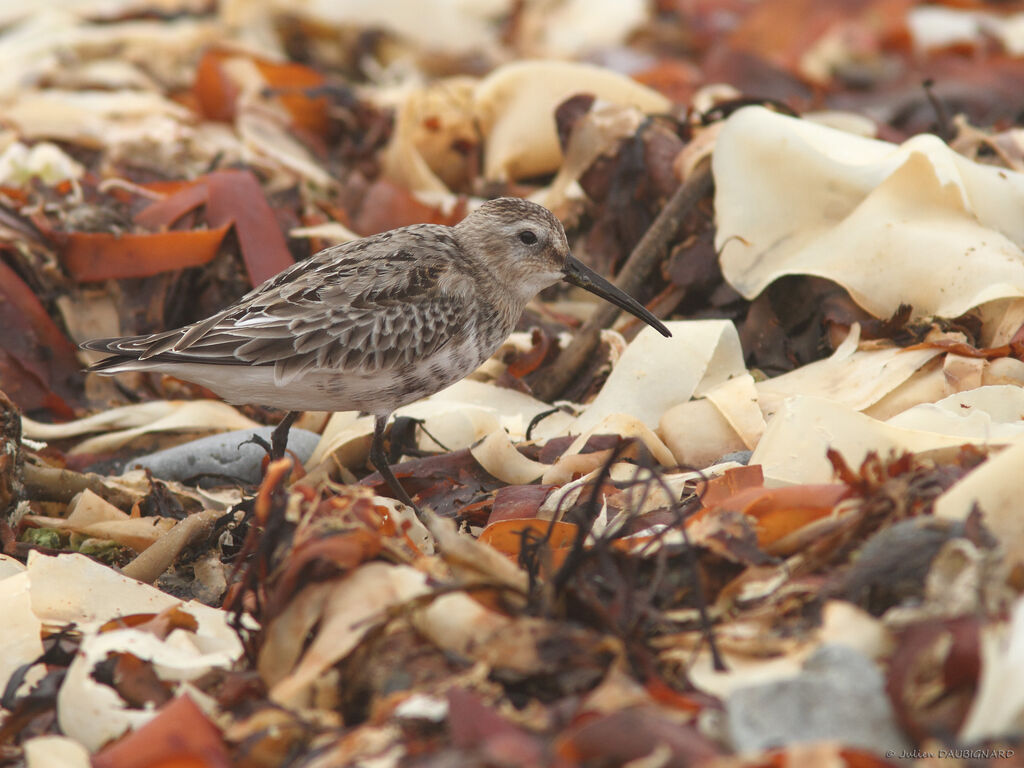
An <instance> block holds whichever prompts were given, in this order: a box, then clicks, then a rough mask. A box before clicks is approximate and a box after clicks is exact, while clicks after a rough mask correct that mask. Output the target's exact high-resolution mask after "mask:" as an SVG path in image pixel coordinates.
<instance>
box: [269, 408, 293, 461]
mask: <svg viewBox="0 0 1024 768" xmlns="http://www.w3.org/2000/svg"><path fill="white" fill-rule="evenodd" d="M297 418H299V412H298V411H288V413H286V414H285V415H284V418H283V419H281V423H280V424H278V425H277V426H276V427H274V431H273V432H271V433H270V460H271V461H277V460H278V459H283V458H284V454H285V451H287V450H288V432H289V431H290V430H291V428H292V424H294V423H295V420H296V419H297Z"/></svg>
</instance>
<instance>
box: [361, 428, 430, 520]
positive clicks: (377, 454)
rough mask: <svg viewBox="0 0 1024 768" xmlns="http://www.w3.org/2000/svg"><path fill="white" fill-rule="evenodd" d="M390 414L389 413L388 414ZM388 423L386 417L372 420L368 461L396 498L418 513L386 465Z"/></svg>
mask: <svg viewBox="0 0 1024 768" xmlns="http://www.w3.org/2000/svg"><path fill="white" fill-rule="evenodd" d="M389 415H390V414H389ZM387 424H388V417H387V416H386V415H385V416H376V417H375V419H374V422H373V443H372V444H371V445H370V461H371V462H373V466H375V467H376V468H377V471H378V472H380V476H381V477H383V478H384V480H385V481H386V482H387V484H388V488H390V489H391V491H392V492H393V493H394V494H395V498H397V499H398V500H399V501H400V502H402V503H403V504H407V505H408V506H410V507H412V508H413V509H414V510H416V513H417V514H419V511H420V508H419V507H417V506H416V505H415V504H414V503H413V501H412V499H411V498H409V494H408V493H406V491H405V488H403V487H402V484H401V483H400V482H398V478H396V477H395V473H394V472H392V471H391V467H390V466H389V465H388V457H387V454H385V453H384V427H386V426H387Z"/></svg>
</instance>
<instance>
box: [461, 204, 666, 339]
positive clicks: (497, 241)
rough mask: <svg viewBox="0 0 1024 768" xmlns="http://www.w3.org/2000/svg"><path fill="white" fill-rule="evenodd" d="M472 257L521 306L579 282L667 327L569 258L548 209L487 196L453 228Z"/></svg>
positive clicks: (661, 330)
mask: <svg viewBox="0 0 1024 768" xmlns="http://www.w3.org/2000/svg"><path fill="white" fill-rule="evenodd" d="M455 232H456V237H457V238H458V240H459V243H460V244H461V245H462V247H463V248H464V249H465V250H466V251H467V252H468V253H469V254H470V256H471V257H473V258H476V259H479V260H480V261H481V262H482V263H484V264H486V265H487V267H488V268H489V269H490V270H491V272H492V273H493V274H494V275H495V277H496V278H497V279H499V280H502V281H503V283H504V286H505V288H506V289H507V290H508V291H509V292H510V293H511V294H512V295H514V296H516V297H517V298H518V299H519V300H520V301H521V302H522V303H523V304H524V305H525V303H526V302H528V301H529V300H530V299H532V298H533V297H534V296H536V295H537V293H539V292H540V291H542V290H543V289H545V288H547V287H548V286H549V285H554V284H555V283H557V282H558V281H559V280H565V281H566V282H568V283H572V284H573V285H578V286H579V287H580V288H583V289H585V290H587V291H590V292H591V293H593V294H595V295H597V296H600V297H601V298H603V299H605V300H607V301H610V302H611V303H612V304H614V305H616V306H617V307H619V308H621V309H624V310H626V311H627V312H629V313H630V314H632V315H635V316H636V317H638V318H640V319H641V320H643V321H644V322H645V323H647V324H648V325H650V326H651V327H652V328H654V329H655V330H657V331H658V332H659V333H661V334H662V335H663V336H671V335H672V334H671V333H670V332H669V330H668V329H667V328H666V327H665V326H664V325H662V323H661V322H660V321H659V320H658V319H657V318H656V317H654V315H652V314H651V313H650V312H648V311H647V309H646V308H645V307H644V306H643V305H642V304H640V303H639V302H637V301H635V300H634V299H633V298H632V297H630V296H629V295H627V294H626V293H623V292H622V291H621V290H620V289H618V288H616V287H615V286H614V285H612V284H611V283H609V282H608V281H607V280H605V279H604V278H603V277H601V276H600V275H598V274H597V273H596V272H594V271H593V270H592V269H590V268H589V267H587V266H586V265H585V264H583V263H582V262H580V261H578V260H577V259H576V258H574V257H573V255H572V253H571V252H570V250H569V242H568V241H567V240H566V238H565V230H564V229H563V228H562V224H561V222H560V221H559V220H558V219H557V218H556V217H555V215H554V214H553V213H551V211H549V210H548V209H547V208H545V207H544V206H542V205H537V204H536V203H531V202H530V201H528V200H522V199H520V198H518V197H499V198H498V199H496V200H489V201H487V202H486V203H484V204H483V205H481V206H480V207H479V208H477V209H476V210H475V211H473V213H471V214H470V215H469V216H467V217H466V218H465V219H463V220H462V221H461V222H460V223H459V224H457V225H456V226H455Z"/></svg>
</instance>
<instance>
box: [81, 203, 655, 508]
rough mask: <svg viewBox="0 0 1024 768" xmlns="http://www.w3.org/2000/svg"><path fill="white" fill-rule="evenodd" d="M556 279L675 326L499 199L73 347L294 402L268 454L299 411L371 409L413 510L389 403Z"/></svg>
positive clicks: (479, 350)
mask: <svg viewBox="0 0 1024 768" xmlns="http://www.w3.org/2000/svg"><path fill="white" fill-rule="evenodd" d="M559 280H565V281H567V282H569V283H572V284H574V285H578V286H580V287H581V288H585V289H586V290H588V291H590V292H591V293H594V294H596V295H598V296H600V297H602V298H604V299H607V300H608V301H610V302H612V303H613V304H615V305H617V306H619V307H621V308H622V309H625V310H626V311H628V312H631V313H632V314H634V315H636V316H637V317H638V318H640V319H641V320H643V321H644V322H646V323H647V324H648V325H651V326H652V327H654V328H656V329H657V330H658V331H659V332H660V333H661V334H662V335H664V336H669V335H671V334H670V333H669V331H668V329H667V328H666V327H665V326H664V325H662V324H661V323H660V322H659V321H658V319H657V318H655V317H654V316H653V315H652V314H651V313H650V312H648V311H647V309H645V308H644V306H643V305H642V304H640V303H639V302H637V301H635V300H634V299H632V298H631V297H629V296H627V295H626V294H625V293H623V292H622V291H620V290H619V289H618V288H616V287H615V286H614V285H612V284H611V283H609V282H608V281H607V280H605V279H604V278H602V277H601V276H600V275H598V274H596V273H595V272H593V271H592V270H591V269H589V268H588V267H586V266H584V265H583V264H582V263H580V262H579V261H578V260H577V259H575V258H573V256H572V255H571V253H570V252H569V244H568V242H567V241H566V239H565V232H564V230H563V229H562V225H561V223H560V222H559V221H558V219H557V218H555V216H554V215H553V214H552V213H551V212H550V211H548V210H547V209H546V208H543V207H542V206H539V205H536V204H534V203H530V202H527V201H525V200H520V199H518V198H510V197H504V198H500V199H498V200H491V201H489V202H487V203H484V204H483V205H482V206H480V208H478V209H477V210H476V211H474V212H473V213H471V214H470V215H469V216H467V217H466V218H465V219H464V220H463V221H462V222H460V223H459V224H457V225H455V226H454V227H445V226H438V225H434V224H417V225H413V226H409V227H402V228H401V229H395V230H392V231H390V232H383V233H381V234H379V235H374V236H372V237H367V238H364V239H362V240H356V241H353V242H350V243H345V244H343V245H338V246H334V247H331V248H326V249H324V250H322V251H320V252H319V253H317V254H316V255H314V256H312V257H311V258H309V259H306V260H304V261H300V262H298V263H296V264H294V265H293V266H291V267H289V268H288V269H286V270H284V271H283V272H281V273H280V274H278V275H277V276H275V277H273V278H271V279H270V280H268V281H267V282H265V283H263V284H262V285H260V286H259V287H257V288H255V289H254V290H252V291H251V292H249V293H248V294H246V295H245V296H243V297H242V298H241V299H240V300H239V301H237V302H236V303H235V304H233V305H232V306H230V307H228V308H227V309H225V310H223V311H221V312H218V313H217V314H215V315H213V316H212V317H209V318H207V319H205V320H201V321H199V322H197V323H193V324H192V325H186V326H185V327H183V328H177V329H175V330H173V331H164V332H163V333H155V334H152V335H149V336H130V337H127V338H120V339H95V340H93V341H88V342H86V343H85V344H83V345H82V346H83V347H84V348H85V349H92V350H99V351H102V352H109V353H111V355H112V356H111V357H108V358H106V359H104V360H101V361H100V362H98V363H96V364H95V365H93V366H92V367H91V368H90V369H89V370H90V371H96V372H98V373H103V374H115V373H121V372H123V371H160V372H163V373H167V374H170V375H172V376H176V377H178V378H181V379H185V380H187V381H192V382H195V383H197V384H202V385H203V386H204V387H207V388H209V389H211V390H213V391H214V392H216V393H217V394H218V395H220V396H221V397H223V398H224V399H225V400H227V401H228V402H230V403H235V404H245V403H253V404H259V405H265V406H270V407H274V408H281V409H286V410H288V411H290V413H289V414H288V415H287V416H286V417H285V419H284V420H283V421H282V422H281V424H280V425H279V426H278V428H277V429H275V430H274V438H273V441H272V443H273V453H275V454H277V455H283V453H284V446H285V445H286V444H287V434H288V430H289V428H290V427H291V424H292V422H293V421H294V420H295V417H296V416H297V413H296V412H297V411H305V410H318V411H341V410H359V411H364V412H366V413H370V414H373V415H374V416H375V428H374V433H373V443H372V448H371V451H370V459H371V461H372V462H373V464H374V466H375V467H376V468H377V470H378V471H379V472H380V473H381V475H382V476H383V477H384V479H385V480H386V481H387V483H388V485H389V487H390V488H391V490H392V491H393V492H394V494H395V496H396V497H397V498H398V499H399V500H401V501H403V502H404V503H406V504H408V505H410V506H413V507H414V506H415V505H414V504H413V502H412V500H411V499H410V498H409V495H408V493H406V491H405V489H404V488H403V487H402V485H401V484H400V483H399V482H398V480H397V479H396V478H395V476H394V473H393V472H392V471H391V468H390V467H389V466H388V462H387V459H386V457H385V454H384V444H383V432H384V427H385V426H386V424H387V420H388V417H389V416H390V415H391V412H392V411H394V410H395V409H396V408H398V407H399V406H402V405H405V404H407V403H411V402H413V401H414V400H417V399H419V398H421V397H424V396H425V395H430V394H433V393H434V392H437V391H439V390H441V389H443V388H445V387H447V386H448V385H449V384H453V383H454V382H456V381H458V380H460V379H462V378H463V377H465V376H466V375H467V374H469V373H471V372H472V371H473V370H474V369H476V367H477V366H479V365H480V364H481V363H482V362H483V361H484V360H486V359H487V358H488V357H490V356H491V354H492V353H493V352H494V350H496V349H497V348H498V347H499V346H500V345H501V343H502V342H503V341H504V340H505V339H506V338H508V335H509V334H510V333H511V332H512V331H513V330H514V329H515V326H516V322H517V321H518V320H519V316H520V315H521V314H522V312H523V308H524V307H525V306H526V303H527V302H528V301H530V299H532V298H533V297H534V296H536V295H537V292H538V291H540V290H542V289H544V288H547V287H548V286H549V285H552V284H554V283H556V282H557V281H559Z"/></svg>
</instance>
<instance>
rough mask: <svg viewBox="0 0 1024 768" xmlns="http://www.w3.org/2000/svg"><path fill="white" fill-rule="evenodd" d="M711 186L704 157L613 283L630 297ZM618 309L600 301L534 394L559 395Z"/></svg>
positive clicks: (544, 398) (645, 235) (612, 320)
mask: <svg viewBox="0 0 1024 768" xmlns="http://www.w3.org/2000/svg"><path fill="white" fill-rule="evenodd" d="M711 187H712V177H711V164H710V163H709V162H708V161H707V160H705V161H703V162H701V163H699V164H698V165H697V167H696V168H694V170H693V172H692V173H691V174H690V176H689V177H688V178H687V179H686V181H685V182H683V184H682V185H681V186H680V187H679V189H677V190H676V192H675V194H674V195H672V197H671V198H669V201H668V203H666V204H665V207H664V208H662V209H661V213H659V214H658V217H657V218H656V219H655V220H654V221H653V222H652V223H651V226H650V227H649V228H648V229H647V231H646V232H645V233H644V236H643V237H642V238H640V242H639V243H637V244H636V247H635V248H634V249H633V252H632V253H631V254H630V255H629V258H628V259H627V260H626V263H625V264H624V265H623V267H622V270H621V271H620V272H619V276H618V279H617V280H616V281H615V284H616V286H618V287H619V288H621V289H622V290H623V291H625V292H626V293H628V294H630V295H631V296H632V295H634V294H635V293H636V292H637V291H638V290H639V288H640V287H641V286H643V284H644V282H645V281H646V280H647V277H648V275H649V274H650V273H651V270H652V269H653V268H654V265H655V264H656V263H657V262H658V261H659V260H660V259H661V258H662V257H663V256H664V255H665V253H666V252H667V251H668V248H669V245H670V244H671V243H672V242H673V241H674V240H675V239H676V237H677V236H678V234H679V230H680V228H681V227H682V225H683V220H684V219H685V217H686V214H687V213H689V212H690V210H691V209H692V208H693V207H694V206H695V205H696V204H697V203H699V202H700V201H701V200H703V199H704V197H705V196H706V195H707V194H708V193H709V192H710V191H711ZM619 312H621V310H620V309H619V308H618V307H616V306H614V305H612V304H607V303H602V304H601V305H600V306H598V308H597V309H596V310H595V311H594V313H593V314H592V315H591V316H590V319H589V320H587V322H586V323H584V324H583V327H582V328H581V329H580V331H579V333H577V334H576V337H575V338H574V339H573V340H572V342H571V343H570V344H569V346H568V347H566V348H565V349H564V350H562V352H561V354H559V356H558V360H556V361H555V364H554V365H552V366H551V371H550V373H549V374H548V375H547V376H545V377H544V378H542V379H540V380H539V381H538V382H537V383H536V386H535V387H534V394H535V395H536V396H537V397H539V398H540V399H541V400H548V401H550V400H554V399H555V398H556V397H558V396H559V395H561V394H562V392H564V391H565V389H566V387H568V386H569V384H570V382H572V380H573V379H574V378H575V377H576V375H577V374H578V373H579V370H580V369H581V368H582V367H583V366H584V364H586V362H587V360H588V359H589V358H590V356H591V354H592V353H593V351H594V348H595V347H596V346H597V342H598V339H599V338H600V335H601V329H602V328H607V327H608V326H609V325H611V324H612V322H614V320H615V318H616V317H618V315H619Z"/></svg>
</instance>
